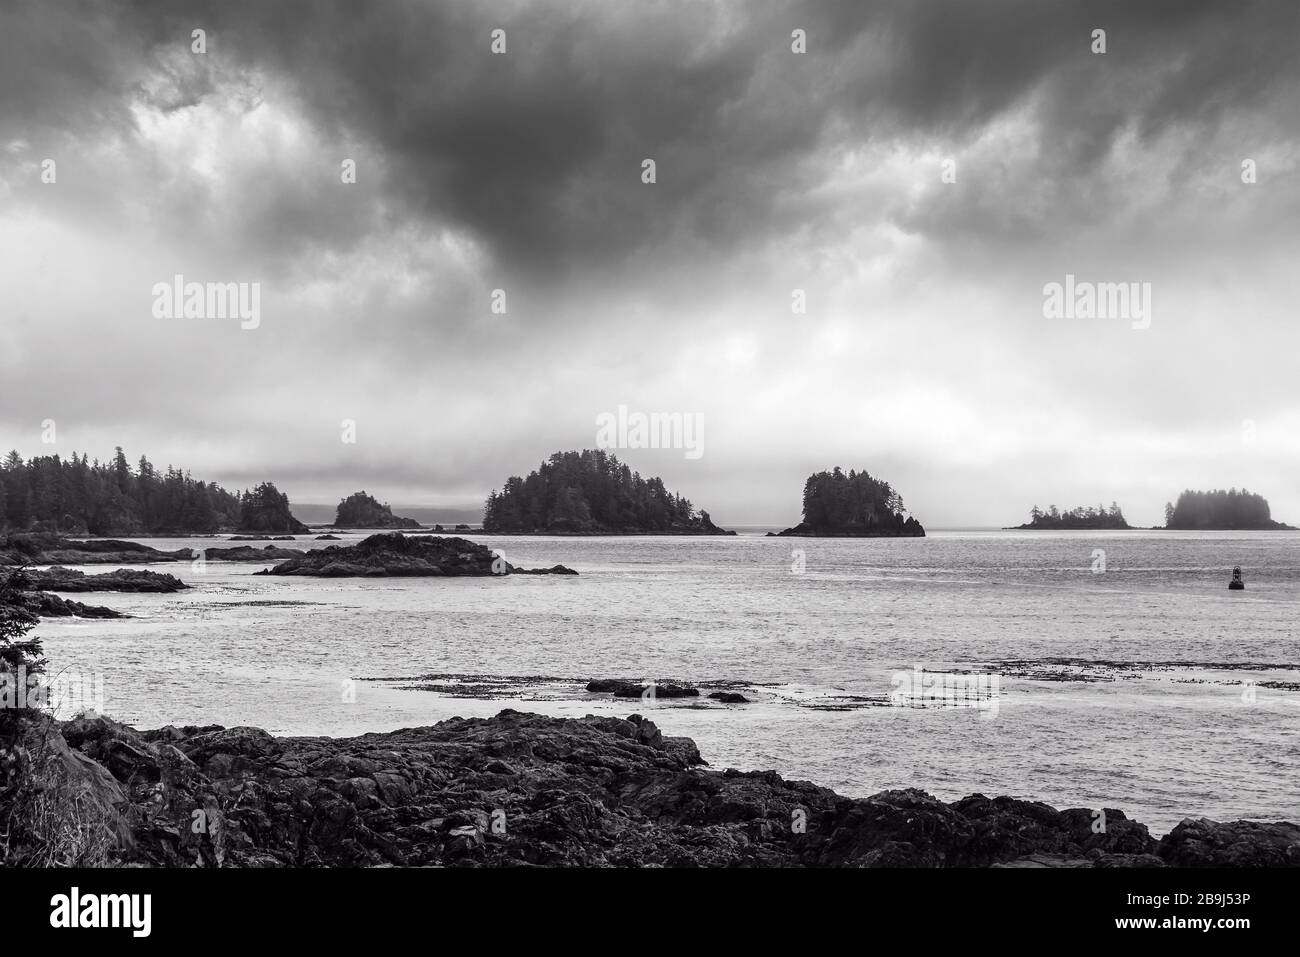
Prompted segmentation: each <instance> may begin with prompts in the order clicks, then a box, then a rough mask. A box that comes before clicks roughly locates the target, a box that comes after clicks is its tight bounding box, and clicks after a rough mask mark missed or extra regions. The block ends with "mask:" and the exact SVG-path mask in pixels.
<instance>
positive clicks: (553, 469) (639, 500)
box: [483, 449, 735, 535]
mask: <svg viewBox="0 0 1300 957" xmlns="http://www.w3.org/2000/svg"><path fill="white" fill-rule="evenodd" d="M483 531H484V532H489V533H491V532H500V533H515V534H531V533H539V534H560V535H626V534H631V535H635V534H659V535H734V534H735V533H734V532H727V531H724V530H723V529H720V528H718V527H717V526H716V525H714V524H713V522H712V520H711V519H710V518H709V513H708V512H705V511H703V510H699V511H697V510H696V509H695V506H694V505H692V504H691V503H690V502H689V501H688V500H687V499H685V498H682V496H680V495H675V494H673V493H672V492H669V491H668V490H667V489H666V488H664V483H663V480H662V479H659V478H642V477H641V475H640V474H639V473H637V472H633V471H632V470H631V469H630V468H628V466H626V465H624V464H622V463H621V462H619V460H618V459H617V458H615V457H614V456H613V455H610V454H609V453H608V452H605V451H604V450H602V449H597V450H595V451H592V450H590V449H584V450H583V451H581V452H556V453H555V454H554V455H552V456H551V457H550V458H549V459H548V460H547V461H546V462H543V463H542V465H541V466H539V467H538V468H537V469H536V470H534V471H532V472H529V473H528V477H527V478H520V477H519V476H517V475H512V476H511V477H510V478H509V479H507V480H506V483H505V485H504V486H503V487H502V489H501V491H500V492H497V491H493V492H492V493H491V494H489V495H488V498H487V502H486V504H485V505H484V509H483Z"/></svg>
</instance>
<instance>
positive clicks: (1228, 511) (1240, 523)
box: [1165, 488, 1290, 529]
mask: <svg viewBox="0 0 1300 957" xmlns="http://www.w3.org/2000/svg"><path fill="white" fill-rule="evenodd" d="M1289 527H1290V526H1287V525H1283V524H1282V523H1281V522H1275V521H1273V519H1272V517H1271V514H1270V512H1269V507H1268V501H1267V500H1266V499H1265V498H1264V496H1262V495H1260V494H1258V493H1256V492H1247V491H1246V490H1245V489H1244V488H1243V489H1241V490H1240V491H1238V490H1237V489H1235V488H1233V489H1228V490H1227V491H1226V492H1225V491H1224V490H1223V489H1215V490H1213V491H1210V492H1193V491H1192V490H1191V489H1187V490H1185V491H1184V492H1183V493H1182V494H1181V495H1179V496H1178V504H1176V505H1175V504H1172V503H1171V504H1166V505H1165V528H1199V529H1208V528H1224V529H1233V528H1289Z"/></svg>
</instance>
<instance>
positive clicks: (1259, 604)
mask: <svg viewBox="0 0 1300 957" xmlns="http://www.w3.org/2000/svg"><path fill="white" fill-rule="evenodd" d="M361 537H363V536H362V535H360V534H355V533H353V534H345V535H342V536H341V538H342V539H343V541H342V542H339V543H337V544H347V543H348V542H351V541H356V540H359V539H360V538H361ZM470 537H471V538H472V537H473V536H472V535H471V536H470ZM481 540H482V541H484V542H485V543H486V544H488V545H490V546H491V547H494V548H499V549H500V550H501V551H502V552H503V553H504V554H505V556H506V557H507V558H508V559H509V560H510V561H511V562H512V563H514V564H516V565H523V566H526V567H533V566H550V565H553V564H555V563H562V564H565V565H568V566H570V567H572V568H575V569H577V570H578V571H579V572H580V575H579V576H578V577H572V576H536V577H531V576H530V577H523V576H510V577H505V578H493V579H441V580H440V579H312V578H280V577H270V576H254V574H253V572H255V571H257V570H258V569H260V568H262V567H264V566H261V565H253V564H232V563H221V562H209V563H207V565H206V568H204V569H203V570H202V571H197V570H194V569H192V568H191V567H190V565H189V563H178V564H174V565H158V566H153V567H154V568H155V569H156V570H158V571H168V572H171V573H173V574H176V575H178V577H180V578H182V579H183V580H185V581H186V582H187V583H189V584H191V585H193V588H192V590H190V591H187V592H182V593H179V594H174V595H130V594H120V595H119V594H92V595H76V596H68V597H73V598H77V599H79V600H83V601H88V602H89V603H91V604H105V605H109V606H110V607H113V608H117V609H119V610H121V611H125V612H128V613H129V614H131V615H133V616H135V617H133V618H131V619H128V620H122V621H96V620H80V619H77V620H64V621H60V620H57V619H47V620H45V621H43V622H42V624H41V626H40V628H39V629H38V631H37V634H38V635H40V636H41V637H42V638H43V639H44V642H45V647H46V654H47V657H48V658H49V660H50V663H51V672H52V673H60V672H63V673H66V674H68V675H76V674H80V675H85V674H96V675H99V676H102V679H103V689H104V690H103V702H104V710H105V712H106V713H108V714H109V715H111V716H112V717H114V718H117V719H119V720H122V721H125V722H127V723H129V724H133V725H136V726H138V727H156V726H160V725H164V724H169V723H172V724H208V723H215V724H223V725H227V726H234V725H254V726H257V727H262V728H266V729H267V730H269V731H271V732H273V733H276V734H326V735H335V736H338V735H350V734H357V733H361V732H364V731H375V730H390V729H394V728H399V727H410V726H416V725H425V724H431V723H434V722H437V721H440V720H443V719H445V718H448V717H451V716H453V715H463V716H469V715H491V714H495V713H496V712H497V711H499V710H501V709H502V708H507V707H509V708H515V709H518V710H523V711H537V712H542V713H546V714H556V715H582V714H589V713H594V714H617V715H627V714H630V713H633V712H637V713H641V714H644V715H646V716H648V717H650V718H652V719H653V720H654V721H655V722H656V723H657V724H658V725H659V726H660V727H661V728H662V729H663V730H664V732H665V733H666V734H671V735H686V736H689V737H692V738H694V739H695V740H696V742H697V743H698V744H699V746H700V750H701V752H702V753H703V755H704V757H705V759H706V760H708V761H709V762H710V764H711V765H713V766H715V767H719V768H721V767H737V768H742V769H774V770H776V771H778V772H780V773H781V774H782V775H784V776H786V777H789V778H803V779H808V780H812V781H814V782H816V783H818V784H822V785H825V786H828V787H832V788H834V789H836V790H837V791H840V792H842V793H846V794H851V795H857V796H865V795H869V794H872V793H875V792H877V791H880V790H883V789H886V788H901V787H919V788H923V789H925V790H928V791H930V792H931V793H933V794H935V795H937V796H939V797H941V798H943V799H945V800H952V799H955V798H958V797H961V796H964V795H966V794H970V793H974V792H982V793H984V794H988V795H1000V794H1008V795H1013V796H1016V797H1021V798H1027V799H1035V800H1042V801H1046V802H1047V803H1049V804H1052V805H1054V806H1057V807H1088V808H1101V807H1107V808H1120V809H1122V810H1124V811H1125V812H1126V813H1127V814H1128V815H1129V816H1130V817H1134V818H1136V819H1138V820H1140V821H1143V822H1144V823H1146V824H1148V825H1149V826H1150V827H1151V830H1152V833H1153V834H1156V835H1160V834H1163V833H1165V832H1167V831H1168V830H1169V829H1170V828H1172V827H1173V826H1174V825H1175V824H1177V823H1178V821H1179V820H1181V819H1182V818H1184V817H1188V816H1192V817H1197V816H1207V817H1212V818H1215V819H1219V820H1227V819H1236V818H1254V819H1264V820H1277V819H1290V820H1300V744H1298V743H1297V733H1296V732H1297V731H1298V730H1300V627H1298V626H1297V621H1298V619H1300V615H1298V614H1297V612H1300V533H1289V532H1280V533H1190V532H1188V533H1184V532H1153V531H1130V532H1096V533H1089V532H1073V533H1043V532H1018V531H947V532H945V531H938V532H934V533H932V534H931V535H930V536H929V537H927V538H924V539H776V538H765V537H762V536H761V535H741V536H737V537H735V538H676V537H673V538H660V537H619V538H561V537H555V538H550V537H547V538H536V537H485V538H483V539H481ZM150 544H153V545H155V546H156V547H159V548H167V549H171V548H179V547H183V546H188V547H192V548H201V547H204V546H212V545H222V544H224V543H223V542H221V541H220V540H213V539H198V538H194V539H161V540H150ZM284 544H286V545H288V544H289V543H284ZM328 544H336V543H330V542H316V541H313V540H310V539H308V538H303V539H300V540H299V541H298V542H296V543H294V544H293V546H292V547H324V546H325V545H328ZM800 552H801V553H802V555H800V554H799V553H800ZM1236 564H1239V565H1241V566H1242V567H1243V570H1244V574H1245V578H1246V582H1247V589H1246V590H1245V591H1244V592H1230V591H1228V589H1227V582H1228V578H1229V574H1230V570H1231V568H1232V566H1233V565H1236ZM1103 569H1104V570H1103ZM84 570H85V571H88V572H95V571H106V570H108V567H105V566H96V567H86V568H84ZM917 668H921V669H925V671H926V672H930V673H932V672H940V673H951V674H974V675H979V676H982V677H981V678H979V679H978V680H979V681H980V682H981V688H982V690H983V694H984V697H983V698H982V699H980V700H979V701H977V702H975V701H971V702H968V701H929V702H926V701H916V700H904V701H897V700H895V701H891V699H890V694H891V691H896V690H898V688H899V687H901V685H900V682H901V681H902V680H903V679H902V678H901V677H900V675H902V674H912V675H915V674H916V673H917V672H916V671H915V670H914V669H917ZM596 677H627V678H633V679H637V680H654V681H659V682H663V681H667V680H674V679H676V680H681V681H689V682H693V683H702V684H710V683H712V684H718V685H719V686H722V685H724V684H725V686H726V687H727V688H728V690H740V691H742V693H744V694H745V695H746V696H747V697H750V698H752V699H753V703H751V704H747V705H722V704H720V703H718V702H716V701H712V700H708V699H684V700H683V699H676V700H669V699H663V698H657V699H656V700H653V701H641V700H635V699H634V700H613V699H611V698H609V696H604V695H592V694H588V693H587V692H586V691H585V690H584V685H585V684H586V682H587V681H588V680H589V679H591V678H596ZM968 680H969V679H968ZM705 690H706V691H707V690H712V689H709V688H706V689H705Z"/></svg>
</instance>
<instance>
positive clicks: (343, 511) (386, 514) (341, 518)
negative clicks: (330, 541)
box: [334, 489, 420, 528]
mask: <svg viewBox="0 0 1300 957" xmlns="http://www.w3.org/2000/svg"><path fill="white" fill-rule="evenodd" d="M334 527H335V528H419V527H420V523H419V522H417V521H416V520H415V519H413V518H402V517H401V516H399V515H394V514H393V510H392V509H391V508H390V507H389V506H388V503H387V502H385V503H384V504H383V505H380V504H379V502H378V501H376V500H375V498H374V497H373V496H371V495H367V494H366V491H365V489H362V490H361V491H360V492H353V493H352V494H351V495H349V496H348V497H347V498H345V499H344V500H343V501H341V502H339V510H338V514H337V515H336V516H335V518H334Z"/></svg>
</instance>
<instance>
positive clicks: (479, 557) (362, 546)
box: [210, 532, 577, 578]
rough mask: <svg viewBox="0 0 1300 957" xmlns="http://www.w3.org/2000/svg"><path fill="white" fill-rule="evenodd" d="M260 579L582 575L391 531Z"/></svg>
mask: <svg viewBox="0 0 1300 957" xmlns="http://www.w3.org/2000/svg"><path fill="white" fill-rule="evenodd" d="M210 551H211V550H210ZM259 574H266V575H310V576H315V577H321V578H358V577H380V576H404V577H428V576H439V575H446V576H456V575H498V576H500V575H510V574H528V575H576V574H577V572H575V571H573V570H572V569H570V568H565V567H564V566H563V565H555V566H554V567H552V568H544V569H532V570H527V569H522V568H516V567H515V566H514V565H511V564H510V563H509V562H508V561H506V560H505V559H504V558H503V557H501V556H500V555H499V553H497V552H495V551H494V550H493V549H490V548H488V547H487V546H486V545H479V544H478V543H477V542H471V541H469V540H468V539H464V538H441V537H438V536H435V535H403V534H401V533H399V532H388V533H382V534H379V535H371V536H370V537H369V538H365V539H362V540H361V541H360V542H358V543H357V544H355V545H330V546H328V547H326V548H321V549H316V550H314V551H310V552H307V553H305V554H302V555H300V556H298V557H294V558H291V559H290V560H289V561H286V562H284V563H283V564H280V565H276V566H275V567H274V568H271V569H267V570H266V571H265V572H260V573H259Z"/></svg>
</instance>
